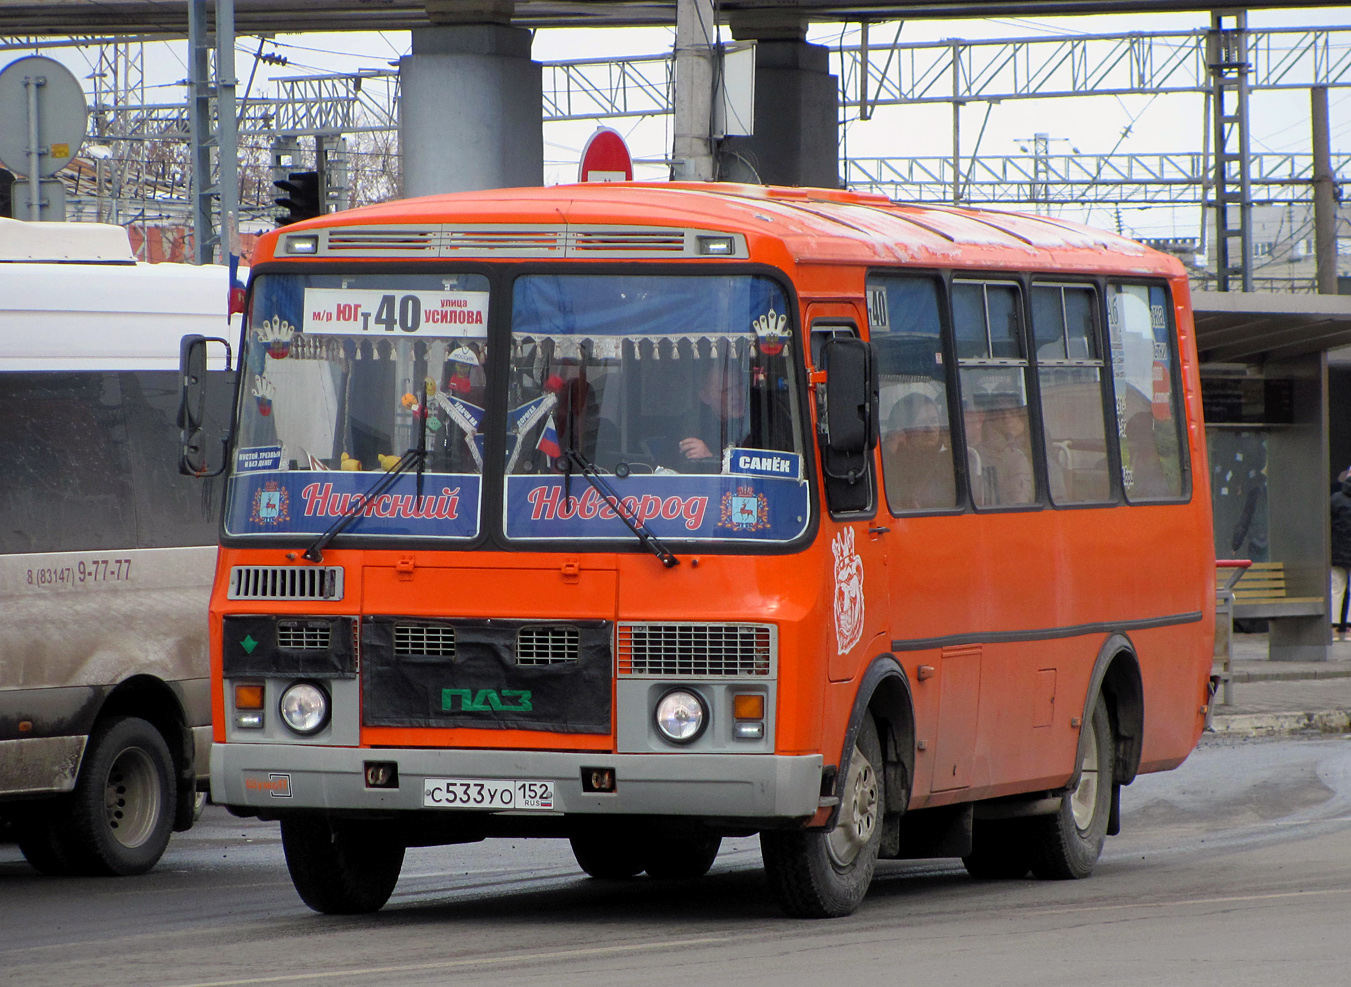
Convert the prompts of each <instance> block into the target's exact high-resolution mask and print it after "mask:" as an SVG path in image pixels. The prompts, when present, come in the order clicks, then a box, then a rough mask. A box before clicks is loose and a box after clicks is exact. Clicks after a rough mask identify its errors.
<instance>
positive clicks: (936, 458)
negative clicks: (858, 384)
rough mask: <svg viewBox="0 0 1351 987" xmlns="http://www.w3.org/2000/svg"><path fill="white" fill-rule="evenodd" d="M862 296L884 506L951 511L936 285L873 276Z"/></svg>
mask: <svg viewBox="0 0 1351 987" xmlns="http://www.w3.org/2000/svg"><path fill="white" fill-rule="evenodd" d="M868 299H869V305H868V322H869V331H870V333H871V337H872V342H873V345H874V346H875V347H876V348H877V353H878V369H879V371H880V377H881V389H880V395H879V402H880V415H879V418H880V421H881V445H882V483H883V486H884V488H885V490H886V495H887V506H888V507H890V508H891V512H892V513H893V514H899V513H901V512H903V511H916V510H952V509H953V508H955V507H956V506H957V480H956V472H955V470H954V466H953V456H952V423H951V419H950V417H949V410H948V409H949V407H950V406H949V403H948V385H947V373H946V370H945V368H944V365H943V342H942V322H941V320H940V319H939V314H938V286H937V284H936V283H935V282H934V281H933V280H932V279H929V278H917V277H892V276H887V275H877V276H874V277H873V278H870V279H869V281H868Z"/></svg>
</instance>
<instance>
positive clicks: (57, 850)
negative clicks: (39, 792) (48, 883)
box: [16, 798, 75, 877]
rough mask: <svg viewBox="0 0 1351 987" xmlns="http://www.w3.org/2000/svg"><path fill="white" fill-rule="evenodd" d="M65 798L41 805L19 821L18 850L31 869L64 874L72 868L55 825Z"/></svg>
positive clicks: (54, 874) (61, 875) (52, 874)
mask: <svg viewBox="0 0 1351 987" xmlns="http://www.w3.org/2000/svg"><path fill="white" fill-rule="evenodd" d="M68 801H69V799H67V798H61V799H58V800H55V801H54V802H53V804H52V805H51V807H50V808H48V807H45V806H44V808H43V809H42V810H39V811H37V812H34V813H33V814H32V815H31V816H29V817H28V818H26V819H24V820H23V821H22V822H21V823H19V825H18V832H17V834H16V835H17V837H18V839H17V842H18V844H19V851H20V852H21V853H22V854H23V857H24V859H25V860H27V861H28V862H29V863H30V864H31V865H32V866H33V869H34V870H36V871H37V872H38V873H40V874H46V875H47V876H48V877H64V876H66V875H67V874H72V873H74V870H75V869H74V867H72V866H71V862H70V857H69V856H68V855H67V854H66V850H65V847H64V846H63V845H62V843H61V839H60V837H59V835H58V834H57V832H56V829H55V827H54V820H55V818H56V814H57V813H58V812H59V811H61V809H63V808H64V807H65V805H66V803H67V802H68Z"/></svg>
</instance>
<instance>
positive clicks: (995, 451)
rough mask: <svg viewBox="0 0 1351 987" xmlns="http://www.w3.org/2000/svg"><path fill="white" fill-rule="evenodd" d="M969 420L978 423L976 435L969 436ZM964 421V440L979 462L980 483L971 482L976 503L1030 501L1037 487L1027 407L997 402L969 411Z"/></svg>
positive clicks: (991, 505) (1009, 503)
mask: <svg viewBox="0 0 1351 987" xmlns="http://www.w3.org/2000/svg"><path fill="white" fill-rule="evenodd" d="M972 419H975V420H976V421H977V422H979V430H978V431H979V434H978V436H977V437H973V436H972V435H971V432H972V430H971V428H970V424H971V421H972ZM967 422H968V428H967V442H968V443H970V444H971V446H972V447H973V448H974V449H975V450H976V452H977V454H978V456H977V461H978V462H979V464H980V477H981V482H980V483H979V484H973V493H974V494H975V496H976V503H977V505H978V506H981V507H1007V506H1010V505H1014V504H1030V503H1032V502H1033V500H1034V499H1035V497H1036V486H1035V483H1034V480H1033V476H1032V450H1031V443H1030V441H1029V439H1028V434H1027V408H1026V406H1025V405H1022V404H1021V403H1018V402H1016V401H1015V400H1013V399H1008V400H1003V401H996V402H994V403H993V406H992V407H989V408H985V409H982V410H979V411H976V412H969V413H968V414H967ZM977 488H978V489H977Z"/></svg>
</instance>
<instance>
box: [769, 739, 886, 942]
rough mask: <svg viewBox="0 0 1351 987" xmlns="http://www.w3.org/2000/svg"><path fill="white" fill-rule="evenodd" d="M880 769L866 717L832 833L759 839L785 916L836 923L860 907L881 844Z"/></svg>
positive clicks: (878, 748)
mask: <svg viewBox="0 0 1351 987" xmlns="http://www.w3.org/2000/svg"><path fill="white" fill-rule="evenodd" d="M882 767H883V765H882V745H881V744H880V743H879V742H878V739H877V727H876V726H875V725H874V723H873V721H872V717H871V716H865V717H864V719H863V724H862V726H861V727H860V728H859V732H858V739H857V741H856V742H855V746H854V753H853V755H852V756H851V757H850V759H849V773H848V776H847V777H846V779H845V784H844V788H843V790H842V792H841V802H840V813H839V819H838V821H837V822H836V824H835V828H834V829H832V830H830V831H829V832H820V831H810V832H777V831H767V832H764V833H761V834H760V853H761V856H762V857H763V858H764V861H765V874H766V876H767V877H768V878H769V884H770V887H771V888H772V889H773V891H774V896H775V898H776V899H777V900H778V902H779V905H780V907H781V908H783V910H784V911H785V912H787V913H788V914H789V915H792V916H794V917H796V918H838V917H840V916H843V915H849V914H852V913H853V911H854V910H855V909H856V908H858V906H859V904H860V903H862V901H863V896H864V895H865V894H867V892H868V885H869V884H870V883H871V882H872V877H873V870H874V868H876V866H877V852H878V850H879V848H880V847H881V843H882V811H883V806H885V805H886V799H885V791H884V789H883V781H882Z"/></svg>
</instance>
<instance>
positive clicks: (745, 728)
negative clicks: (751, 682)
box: [732, 692, 765, 740]
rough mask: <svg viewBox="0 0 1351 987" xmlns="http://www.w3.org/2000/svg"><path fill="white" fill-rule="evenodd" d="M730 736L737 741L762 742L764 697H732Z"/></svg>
mask: <svg viewBox="0 0 1351 987" xmlns="http://www.w3.org/2000/svg"><path fill="white" fill-rule="evenodd" d="M732 715H733V716H734V717H735V718H736V722H735V723H733V725H732V735H733V736H734V737H736V739H737V740H763V739H764V736H765V697H764V696H763V695H762V694H760V693H758V692H753V693H746V694H742V695H737V696H733V697H732Z"/></svg>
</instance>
